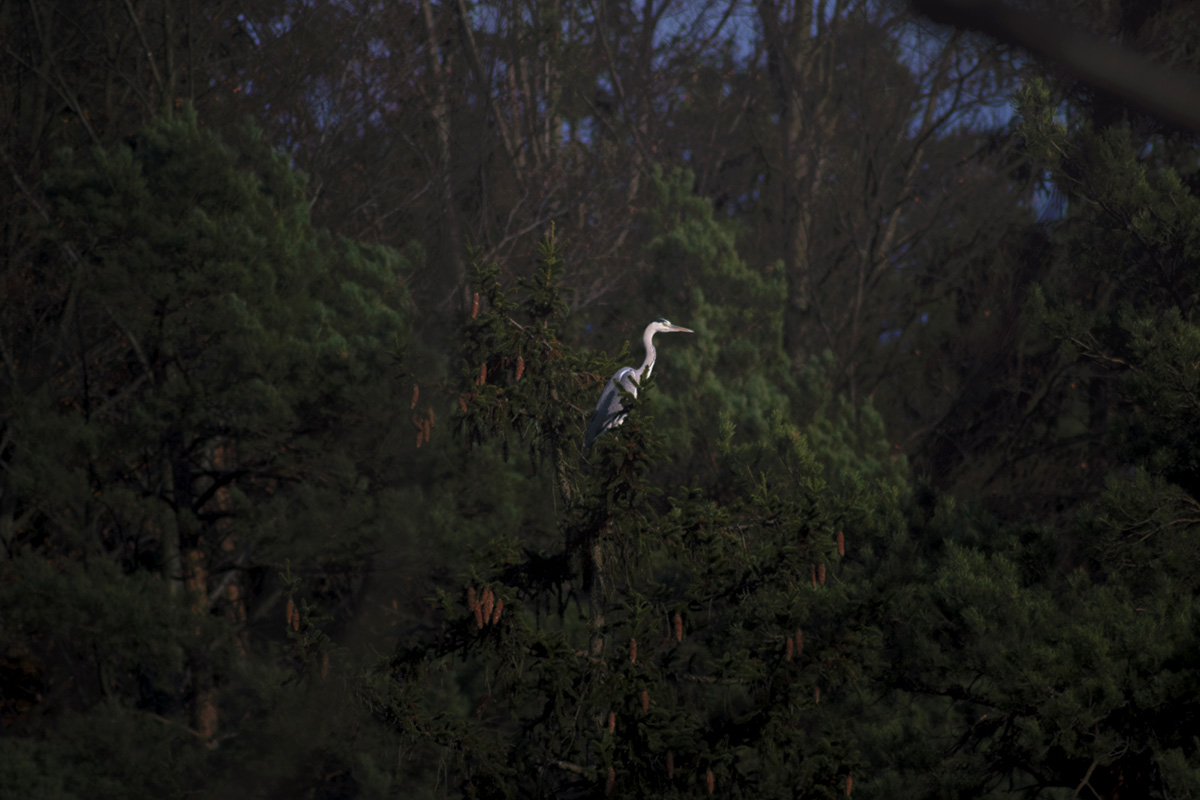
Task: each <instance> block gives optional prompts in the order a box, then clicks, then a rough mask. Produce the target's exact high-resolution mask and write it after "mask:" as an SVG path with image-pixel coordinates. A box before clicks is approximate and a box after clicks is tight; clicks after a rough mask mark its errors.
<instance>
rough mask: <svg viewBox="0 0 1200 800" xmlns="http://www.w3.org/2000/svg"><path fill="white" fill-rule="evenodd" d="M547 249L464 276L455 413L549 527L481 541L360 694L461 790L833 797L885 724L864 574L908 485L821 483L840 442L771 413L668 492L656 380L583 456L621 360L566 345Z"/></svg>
mask: <svg viewBox="0 0 1200 800" xmlns="http://www.w3.org/2000/svg"><path fill="white" fill-rule="evenodd" d="M708 230H709V232H710V233H711V232H714V231H717V228H716V227H715V226H710V227H709V228H708ZM697 235H701V234H697ZM718 241H719V242H724V245H723V246H727V245H728V240H727V239H725V238H721V239H718ZM555 246H556V242H555V240H554V238H553V236H552V235H551V236H547V237H546V238H545V239H544V240H543V242H542V245H541V249H540V256H539V260H538V263H537V265H536V268H535V269H534V270H533V273H532V275H531V276H530V277H529V278H526V279H522V280H519V281H518V282H516V284H515V285H514V286H513V287H512V288H511V289H510V288H507V287H505V285H504V284H503V282H502V281H501V279H500V276H499V274H498V272H497V271H496V270H495V269H494V268H492V267H490V266H488V265H483V264H476V265H475V267H474V269H473V276H474V280H475V285H474V289H475V290H477V291H478V298H479V299H478V305H477V306H475V305H474V304H473V307H472V311H471V315H470V318H469V319H468V320H466V321H465V322H464V327H463V334H462V339H463V341H462V345H461V350H460V352H461V354H462V355H461V363H462V368H461V369H460V371H459V376H460V377H459V384H458V386H457V388H456V391H457V393H458V397H459V411H460V413H459V415H458V418H457V422H456V425H457V427H458V429H459V431H460V433H461V434H462V435H463V436H464V437H465V439H466V441H467V442H469V444H470V446H471V447H472V448H474V449H475V450H480V449H484V448H498V449H500V450H503V451H506V452H509V453H512V454H514V457H515V454H516V453H517V452H518V451H526V452H528V453H529V463H530V464H531V465H532V469H533V473H532V478H531V480H530V481H529V482H528V484H527V489H526V490H527V491H531V492H545V493H556V494H557V495H558V500H557V505H556V506H555V510H554V517H553V525H554V527H555V531H556V535H555V536H553V537H550V536H542V537H540V538H538V537H534V538H533V539H532V540H531V539H530V538H527V537H526V536H520V537H517V536H514V535H512V534H505V533H504V532H503V531H502V530H501V531H497V533H498V534H499V536H498V538H497V539H496V540H495V541H494V543H493V544H492V545H491V546H490V547H488V548H486V549H485V550H484V551H483V552H481V553H480V556H479V558H478V560H477V561H476V563H475V565H474V567H473V568H472V571H471V574H470V576H469V577H468V579H467V580H466V581H465V582H464V585H462V586H461V588H460V589H459V590H458V591H456V592H444V593H441V594H440V595H439V596H438V597H437V599H436V603H437V605H438V606H439V608H440V609H441V612H442V614H443V615H444V619H445V622H444V626H443V628H442V631H441V632H440V633H439V634H438V636H437V637H436V638H433V639H430V640H427V641H425V642H415V643H409V644H408V645H406V646H404V647H403V648H401V649H400V650H399V651H398V652H397V654H396V655H395V656H394V657H393V658H392V659H390V660H389V661H388V662H387V663H386V664H384V665H382V666H381V667H380V669H379V670H378V671H374V672H371V673H370V674H369V675H368V676H367V677H366V679H365V681H364V684H363V685H364V689H363V692H364V697H365V699H366V701H367V702H368V704H369V706H370V707H371V708H372V709H373V711H374V713H375V715H376V716H377V718H378V719H380V720H382V721H384V722H385V723H386V724H387V725H388V726H389V727H390V728H391V729H392V730H394V731H395V732H396V733H398V734H399V735H400V736H401V738H402V741H404V742H406V743H407V747H408V752H410V753H412V754H414V758H415V757H416V756H415V754H418V753H419V754H428V753H437V754H438V755H437V759H438V762H439V763H440V764H441V765H442V769H444V770H445V771H446V774H448V775H450V776H451V778H450V782H451V784H452V785H456V786H459V787H460V788H461V791H462V792H463V793H464V794H465V795H467V796H480V797H577V796H595V795H603V794H606V793H615V794H617V795H625V796H644V797H674V796H691V795H695V794H704V793H706V792H707V791H708V784H709V781H710V780H711V782H712V784H713V786H714V787H715V788H716V789H717V790H718V791H720V792H721V793H723V794H727V795H734V796H745V797H790V796H794V795H795V794H797V793H806V794H809V795H813V796H819V797H835V796H837V797H840V796H844V791H845V787H846V785H847V779H848V778H849V776H850V775H851V773H852V772H853V770H854V769H855V768H856V766H858V765H859V764H861V763H862V760H863V756H862V751H861V746H860V744H859V741H858V738H859V737H858V736H857V734H856V729H857V728H858V727H859V726H861V725H863V724H864V723H865V721H866V720H867V719H869V718H870V717H871V716H872V715H873V714H876V713H878V712H877V711H872V710H871V709H870V708H869V706H870V704H871V688H870V687H871V685H872V681H873V680H875V679H876V678H877V673H878V669H879V667H880V665H881V664H882V663H883V661H882V659H881V654H882V650H881V645H882V641H883V634H882V632H881V630H880V628H879V627H878V625H877V622H878V616H877V615H878V607H879V605H880V604H881V603H885V602H887V601H886V600H885V599H884V598H883V597H882V596H881V595H880V593H879V591H878V589H877V588H876V587H875V586H874V585H873V583H872V581H871V580H870V575H871V571H872V569H873V566H872V565H873V564H875V563H877V562H878V559H879V558H880V554H881V553H882V552H883V551H884V549H885V547H884V545H885V543H886V542H888V541H889V540H891V539H893V538H895V537H897V536H901V535H902V534H903V530H904V525H903V515H902V507H903V504H904V502H905V498H904V490H903V489H902V487H901V486H900V485H899V484H898V483H895V482H884V481H881V480H879V478H878V475H875V476H872V475H869V474H867V473H865V472H862V473H860V472H856V471H855V470H854V469H852V468H844V469H839V470H838V471H837V472H838V474H837V475H836V476H835V475H834V474H832V473H833V470H831V469H830V467H829V466H828V465H829V464H832V463H837V464H839V465H844V464H848V463H851V462H853V460H854V457H853V455H852V454H850V453H848V452H847V453H843V452H840V449H841V448H844V447H845V446H846V444H845V443H846V442H851V441H856V437H855V436H854V435H828V436H826V438H825V440H824V444H823V447H822V450H821V451H817V450H815V449H814V448H813V447H812V445H811V444H810V441H809V439H808V437H807V436H806V435H805V434H804V432H803V431H802V430H801V429H800V428H798V427H797V426H796V425H794V424H792V423H790V422H788V421H787V419H786V417H785V416H784V414H783V413H782V412H781V411H777V412H776V413H774V414H773V415H772V416H771V417H770V418H769V419H759V420H758V422H755V423H753V425H755V426H757V428H761V433H758V434H756V435H753V436H746V435H743V434H741V433H740V432H739V431H738V425H737V423H738V422H741V421H743V420H744V417H735V416H734V415H733V413H732V412H725V418H726V419H727V424H726V425H725V426H724V433H723V434H722V435H721V441H720V442H718V443H717V444H716V445H715V446H714V447H713V448H712V449H711V450H709V451H708V452H705V453H703V455H704V457H706V458H709V459H711V460H712V461H713V463H714V464H715V465H716V467H715V470H714V471H713V473H712V474H714V475H716V476H718V477H717V478H716V479H715V482H714V485H712V486H710V487H706V488H690V489H689V488H686V487H679V486H678V485H672V483H671V482H670V481H669V479H664V478H663V473H664V471H665V470H663V469H662V467H663V466H664V459H667V458H669V457H671V454H675V453H677V452H690V453H696V452H697V451H696V450H695V449H689V450H687V451H676V450H674V449H672V446H671V444H670V443H669V442H667V441H665V440H664V439H663V438H662V437H661V435H660V434H659V433H657V431H658V430H659V427H660V426H659V420H660V419H661V418H662V414H661V408H662V407H663V406H664V405H666V402H665V401H664V399H663V396H662V395H663V394H665V392H666V390H665V389H663V390H662V391H661V392H660V389H659V384H657V383H656V382H655V381H648V382H647V383H646V384H644V385H643V387H642V391H640V392H639V397H638V398H637V400H636V401H634V400H633V398H626V400H627V401H628V402H629V403H630V406H631V413H630V417H629V419H628V421H627V422H626V423H625V424H624V425H623V426H621V427H620V428H618V429H616V430H614V431H612V432H609V433H606V434H604V435H603V436H601V437H600V438H599V439H598V440H597V442H596V443H595V445H594V447H593V448H592V450H591V451H590V452H589V453H588V454H587V455H586V460H584V458H583V457H582V455H581V454H580V453H579V452H578V449H577V446H578V443H579V441H580V438H581V435H582V430H583V427H584V425H585V423H586V422H587V413H586V409H588V408H589V406H590V404H591V402H594V399H595V397H596V396H597V395H598V394H599V391H600V389H601V387H602V385H603V384H602V382H603V381H604V380H605V379H606V377H605V376H606V373H607V372H608V371H609V370H610V369H611V368H613V367H614V366H615V365H614V364H612V363H611V362H609V361H608V360H607V359H603V358H600V357H597V356H594V355H589V354H586V353H583V352H581V351H579V350H577V349H575V348H573V347H571V346H569V345H567V344H565V343H564V342H563V341H562V340H561V339H560V337H559V334H558V326H559V325H560V324H561V314H562V310H563V307H564V306H563V303H562V302H561V301H560V300H559V298H558V296H557V294H556V291H557V289H556V286H557V277H558V274H559V273H558V270H561V268H562V267H561V263H560V262H559V261H558V259H557V256H556V250H555ZM703 335H704V334H700V336H703ZM672 344H676V342H672ZM678 344H679V345H680V347H679V348H678V349H683V348H684V347H686V345H687V342H680V343H678ZM676 402H677V401H676ZM750 413H751V414H752V415H753V414H756V413H757V412H754V411H751V412H750ZM844 422H845V421H844V420H841V421H837V420H834V421H829V422H827V423H826V424H825V426H824V429H825V430H826V431H827V432H832V431H835V430H836V429H837V428H838V427H839V425H841V424H844ZM677 424H678V420H672V424H668V425H665V427H673V425H677ZM757 428H756V429H757ZM868 449H869V448H868ZM701 452H703V451H701ZM885 452H886V448H885ZM876 457H878V456H876ZM514 533H516V532H514ZM534 542H537V543H540V544H541V547H537V546H535V544H534ZM421 757H422V758H425V757H426V756H425V755H422V756H421ZM411 769H413V770H414V772H419V770H420V764H413V765H412V767H411Z"/></svg>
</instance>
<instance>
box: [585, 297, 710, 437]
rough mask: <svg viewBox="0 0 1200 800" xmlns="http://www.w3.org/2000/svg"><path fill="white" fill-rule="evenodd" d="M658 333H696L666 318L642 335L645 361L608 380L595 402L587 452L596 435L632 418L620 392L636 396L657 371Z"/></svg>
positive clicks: (623, 368) (623, 369) (651, 326)
mask: <svg viewBox="0 0 1200 800" xmlns="http://www.w3.org/2000/svg"><path fill="white" fill-rule="evenodd" d="M656 333H694V331H692V330H690V329H688V328H684V327H683V326H681V325H672V324H671V323H670V322H668V321H667V320H665V319H656V320H654V321H653V322H651V323H650V324H649V325H647V326H646V330H645V331H643V332H642V344H643V345H644V346H645V348H646V359H645V360H644V361H643V362H642V365H641V366H640V367H638V368H637V369H634V368H633V367H621V368H620V369H619V370H617V374H615V375H613V376H612V378H611V379H609V381H608V384H607V385H606V386H605V387H604V391H603V392H601V393H600V402H598V403H596V410H595V411H593V412H592V421H591V422H590V423H589V424H588V429H587V435H586V436H584V439H583V449H584V450H587V449H588V448H589V447H591V446H592V442H594V441H596V437H597V436H599V435H600V434H602V433H604V432H605V431H607V430H611V429H612V428H615V427H617V426H618V425H620V424H621V423H622V422H624V421H625V417H627V416H629V412H628V411H626V410H625V406H623V405H621V390H622V389H624V390H625V391H627V392H629V393H630V394H631V395H633V396H634V397H637V393H638V390H637V387H638V384H639V383H641V381H642V378H649V377H650V371H651V370H653V369H654V357H655V356H656V355H657V352H658V351H656V350H655V349H654V334H656Z"/></svg>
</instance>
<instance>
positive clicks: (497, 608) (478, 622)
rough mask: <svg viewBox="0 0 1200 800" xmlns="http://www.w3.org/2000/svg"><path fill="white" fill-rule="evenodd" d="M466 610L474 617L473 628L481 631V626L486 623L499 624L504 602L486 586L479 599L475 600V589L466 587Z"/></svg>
mask: <svg viewBox="0 0 1200 800" xmlns="http://www.w3.org/2000/svg"><path fill="white" fill-rule="evenodd" d="M467 610H468V611H470V612H471V613H472V614H474V615H475V627H476V628H479V629H480V630H483V626H484V625H487V624H488V623H491V624H492V625H498V624H499V623H500V615H501V614H502V613H503V612H504V600H503V599H501V598H498V597H496V595H495V594H494V593H493V592H492V590H491V587H488V586H485V587H483V591H482V592H480V593H479V599H476V594H475V587H473V586H472V587H468V588H467Z"/></svg>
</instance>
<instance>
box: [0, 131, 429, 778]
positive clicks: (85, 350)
mask: <svg viewBox="0 0 1200 800" xmlns="http://www.w3.org/2000/svg"><path fill="white" fill-rule="evenodd" d="M46 191H47V196H48V198H49V200H50V203H51V205H50V206H49V207H48V208H47V209H46V216H45V218H44V220H43V231H44V239H43V247H42V248H41V250H40V251H39V252H38V253H37V256H36V259H35V260H31V261H30V263H29V264H28V265H27V269H26V271H25V272H24V277H25V282H24V283H23V284H21V285H14V292H13V293H12V294H11V295H8V296H7V297H6V303H5V304H4V310H3V312H0V313H2V319H3V326H4V336H3V341H4V342H5V351H4V353H3V358H4V371H3V373H4V378H3V383H2V384H0V390H2V391H3V396H4V399H3V401H2V402H0V407H2V408H3V409H4V411H3V426H2V427H3V431H4V442H5V444H4V448H3V462H4V470H3V477H2V478H0V480H2V481H3V484H2V489H0V496H2V497H3V501H2V503H3V508H2V511H3V515H2V518H0V536H2V539H3V544H4V547H5V551H6V559H5V561H4V564H3V567H0V569H2V570H3V573H4V580H3V581H2V588H0V607H3V608H4V620H5V621H4V634H3V643H2V645H0V652H2V653H3V659H4V665H5V670H6V672H7V674H9V675H10V676H11V677H13V678H14V680H13V681H12V682H10V683H9V686H11V687H12V688H13V691H14V697H17V698H20V700H19V701H18V702H16V703H15V704H14V705H12V706H6V707H5V710H4V725H5V727H6V728H8V729H10V730H20V731H22V732H24V733H26V734H28V735H30V736H33V737H42V738H41V742H40V744H39V745H37V746H34V745H32V744H31V742H33V741H34V739H26V740H22V739H11V738H6V739H4V740H2V743H0V747H3V748H4V749H5V757H4V758H0V761H4V762H6V763H7V762H9V758H8V756H12V757H13V758H14V759H15V762H14V763H18V764H21V765H23V766H22V769H23V770H24V772H23V775H24V777H23V778H22V781H23V783H22V785H23V786H25V787H26V788H29V791H30V792H31V793H32V792H33V791H34V789H33V788H32V787H33V786H35V785H38V783H39V782H40V783H41V784H42V785H43V786H49V785H50V784H51V783H53V784H54V785H56V786H59V787H61V789H62V791H63V792H65V793H80V794H81V796H83V795H86V796H122V797H132V796H150V795H154V796H174V795H178V794H180V793H182V792H183V791H184V789H183V787H185V786H188V785H191V784H193V783H194V782H196V781H197V780H199V779H200V778H201V776H202V775H203V771H204V770H205V769H207V768H211V766H213V765H220V764H225V765H230V764H236V763H238V761H239V760H240V759H244V758H248V757H250V755H251V754H252V753H255V752H257V753H259V755H260V756H261V755H262V753H264V752H266V751H267V750H269V748H266V747H264V746H262V745H255V744H251V743H250V740H249V739H246V738H244V737H243V734H245V733H246V732H247V731H248V730H249V728H250V727H252V726H253V724H254V723H253V719H252V718H253V717H254V715H256V714H262V713H263V712H264V709H265V708H267V707H270V706H271V705H273V704H275V703H276V702H277V700H276V699H273V697H272V695H273V693H274V692H273V690H272V689H271V688H270V686H271V684H272V683H273V682H278V681H281V680H283V679H285V678H286V677H287V676H288V675H291V676H292V677H293V678H296V677H298V676H307V680H310V681H317V680H319V679H318V676H320V677H325V676H326V675H327V672H328V661H327V659H328V657H329V649H328V647H327V645H328V638H327V637H324V636H323V634H321V632H320V631H319V629H318V628H317V627H316V622H317V621H318V620H319V619H320V617H322V616H323V615H326V614H327V613H328V610H329V609H330V608H334V607H336V605H337V604H339V603H345V602H346V600H347V598H349V597H351V596H352V595H353V593H354V592H356V591H357V590H358V588H359V587H361V585H362V581H363V576H364V574H365V568H366V565H367V559H368V558H369V555H370V552H371V549H372V548H374V547H375V546H376V544H375V543H376V542H377V540H378V538H379V537H380V535H381V533H382V532H383V531H384V530H385V526H388V527H390V523H389V522H388V521H387V520H386V519H385V518H384V517H383V516H382V514H383V512H384V510H385V509H387V508H388V507H389V505H392V504H394V491H393V490H392V489H390V488H389V486H388V484H387V483H386V482H383V481H380V480H379V477H380V474H381V465H384V464H386V463H387V459H389V458H392V457H394V456H392V455H390V454H392V453H394V452H395V451H396V449H397V448H398V447H399V446H400V445H399V443H397V442H389V441H387V439H386V438H384V439H382V440H381V437H379V436H378V431H379V430H387V429H389V428H392V429H397V430H400V429H401V428H400V426H399V425H398V424H397V421H396V420H394V416H395V414H394V413H393V412H391V411H389V410H388V409H389V408H391V407H394V404H393V403H391V400H392V396H393V394H394V392H395V389H396V387H395V386H394V382H393V377H394V376H395V375H396V374H397V367H396V364H395V362H394V361H393V360H392V354H394V353H396V351H397V345H398V343H402V342H403V340H404V338H405V336H406V330H407V326H408V313H409V312H408V308H407V297H406V293H405V290H404V286H403V279H404V275H405V273H406V271H407V270H408V269H409V263H410V260H411V259H413V258H416V257H419V254H418V253H416V252H414V253H411V254H408V255H405V256H401V255H400V254H398V253H395V252H392V251H388V250H385V249H382V248H371V247H363V246H356V245H353V244H351V243H348V242H345V241H343V240H339V239H337V238H335V237H332V236H329V235H327V234H324V233H320V232H317V231H314V230H313V228H312V227H311V224H310V222H309V219H308V207H307V202H306V200H305V197H304V193H303V185H302V183H301V181H300V180H299V179H298V177H297V176H296V175H295V174H293V173H292V171H291V170H290V169H289V168H288V167H287V165H286V163H285V161H284V159H283V157H282V156H281V155H280V154H278V153H275V152H273V151H272V150H271V149H270V147H269V146H268V145H267V144H266V143H264V142H263V141H262V140H261V138H260V137H259V136H258V135H257V134H256V133H255V132H254V131H253V130H249V129H248V130H244V131H243V132H242V135H241V137H240V138H239V140H238V141H237V142H235V144H234V145H225V144H222V143H221V142H220V141H218V140H217V138H216V137H215V136H214V135H213V134H211V133H210V132H208V131H205V130H203V129H201V128H200V127H199V126H198V125H197V121H196V118H195V115H194V114H192V113H190V112H184V113H181V114H178V115H175V116H174V117H172V118H165V119H161V120H159V121H157V122H155V123H154V124H152V125H150V126H149V127H147V128H146V129H145V130H144V131H143V132H142V133H141V134H140V135H139V136H137V137H136V139H135V140H134V141H132V142H131V143H130V144H128V145H125V146H120V147H113V148H107V149H101V148H97V149H94V150H90V151H83V152H75V153H69V152H68V153H64V154H63V155H62V157H61V159H60V166H59V167H58V168H56V169H55V170H54V171H53V172H52V173H51V174H50V176H49V177H48V178H47V190H46ZM405 411H406V412H407V407H406V408H405ZM404 445H406V446H407V448H410V451H411V447H412V445H411V440H410V439H408V437H405V442H404ZM285 561H290V563H291V564H292V567H293V569H295V570H296V572H297V574H299V575H300V576H302V578H303V579H302V580H301V581H299V587H300V591H299V593H298V595H297V600H296V603H295V604H293V603H292V602H291V601H289V602H288V604H287V610H286V617H287V620H286V623H287V630H288V633H289V635H290V636H291V637H292V638H291V639H290V640H285V639H284V637H283V631H284V630H285V629H284V628H283V627H281V626H283V625H284V624H285V619H284V618H285V606H284V600H285V599H286V598H285V597H284V593H285V589H286V588H287V587H284V586H283V585H281V583H280V581H279V579H278V578H277V577H276V576H277V575H278V574H279V573H280V572H282V571H283V565H284V563H285ZM291 589H292V591H293V592H295V591H296V587H291ZM264 620H270V621H271V622H270V624H269V625H267V624H265V622H264ZM268 630H269V632H268ZM263 633H267V635H266V636H263V635H261V634H263ZM288 665H290V666H288ZM231 739H233V740H235V741H237V742H238V743H239V744H241V743H244V744H245V748H244V749H239V748H238V747H236V746H234V747H233V748H232V749H228V748H225V749H223V748H224V743H225V742H227V741H229V740H231ZM110 747H111V748H112V749H113V750H114V751H119V755H115V756H113V757H108V756H104V755H103V754H104V753H105V752H106V751H107V749H108V748H110ZM89 750H91V751H92V752H93V755H92V756H91V757H83V756H81V755H80V754H81V753H86V752H88V751H89ZM168 753H172V754H173V755H167V754H168ZM206 765H208V766H206ZM135 776H136V778H135Z"/></svg>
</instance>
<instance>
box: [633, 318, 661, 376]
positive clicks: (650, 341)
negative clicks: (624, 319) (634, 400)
mask: <svg viewBox="0 0 1200 800" xmlns="http://www.w3.org/2000/svg"><path fill="white" fill-rule="evenodd" d="M642 345H643V346H645V348H646V360H645V361H643V362H642V365H641V366H640V367H638V370H637V379H638V381H639V382H641V380H642V378H649V377H650V372H651V370H653V369H654V357H655V355H657V351H656V350H655V349H654V330H653V329H652V328H646V331H645V333H643V334H642Z"/></svg>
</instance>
